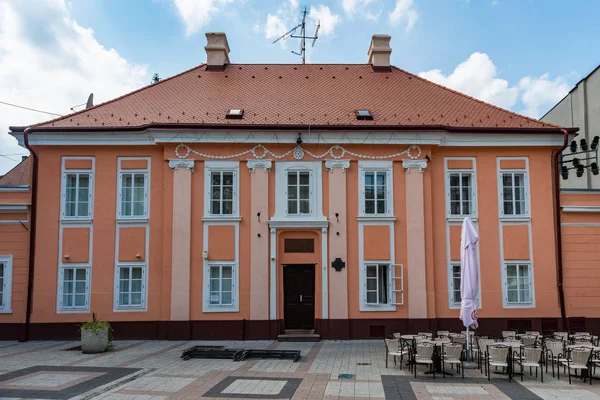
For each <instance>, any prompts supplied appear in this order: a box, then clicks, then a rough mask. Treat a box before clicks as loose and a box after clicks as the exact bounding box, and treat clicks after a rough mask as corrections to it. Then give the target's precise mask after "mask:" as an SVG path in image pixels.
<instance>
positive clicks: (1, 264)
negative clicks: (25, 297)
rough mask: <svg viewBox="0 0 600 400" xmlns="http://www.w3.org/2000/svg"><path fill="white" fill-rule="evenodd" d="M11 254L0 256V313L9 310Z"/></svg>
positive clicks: (8, 311)
mask: <svg viewBox="0 0 600 400" xmlns="http://www.w3.org/2000/svg"><path fill="white" fill-rule="evenodd" d="M11 281H12V256H0V313H10V312H11V294H12V284H11Z"/></svg>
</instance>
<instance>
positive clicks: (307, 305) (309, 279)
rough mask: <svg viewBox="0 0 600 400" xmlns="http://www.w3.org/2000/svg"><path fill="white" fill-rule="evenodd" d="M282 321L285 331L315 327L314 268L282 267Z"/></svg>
mask: <svg viewBox="0 0 600 400" xmlns="http://www.w3.org/2000/svg"><path fill="white" fill-rule="evenodd" d="M283 290H284V296H283V299H284V300H283V301H284V309H283V313H284V320H285V329H313V328H314V327H315V266H314V265H313V264H309V265H304V264H300V265H284V266H283Z"/></svg>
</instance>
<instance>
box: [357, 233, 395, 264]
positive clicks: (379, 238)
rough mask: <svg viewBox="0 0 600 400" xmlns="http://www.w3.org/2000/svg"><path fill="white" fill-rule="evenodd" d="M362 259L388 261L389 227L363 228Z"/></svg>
mask: <svg viewBox="0 0 600 400" xmlns="http://www.w3.org/2000/svg"><path fill="white" fill-rule="evenodd" d="M363 242H364V244H363V247H364V250H363V251H364V253H363V257H364V258H365V260H389V259H390V227H389V226H384V225H371V226H369V225H366V226H365V227H364V228H363Z"/></svg>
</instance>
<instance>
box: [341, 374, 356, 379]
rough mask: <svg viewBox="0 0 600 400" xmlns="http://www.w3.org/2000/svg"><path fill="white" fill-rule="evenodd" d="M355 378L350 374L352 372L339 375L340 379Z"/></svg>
mask: <svg viewBox="0 0 600 400" xmlns="http://www.w3.org/2000/svg"><path fill="white" fill-rule="evenodd" d="M352 378H354V375H350V374H339V375H338V379H352Z"/></svg>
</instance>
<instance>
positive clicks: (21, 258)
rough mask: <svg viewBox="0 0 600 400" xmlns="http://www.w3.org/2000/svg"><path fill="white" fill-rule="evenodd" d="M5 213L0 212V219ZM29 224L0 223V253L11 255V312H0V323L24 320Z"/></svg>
mask: <svg viewBox="0 0 600 400" xmlns="http://www.w3.org/2000/svg"><path fill="white" fill-rule="evenodd" d="M5 215H8V214H0V219H2V218H3V217H4V216H5ZM28 227H29V224H26V226H23V225H21V224H0V255H3V256H12V262H13V265H12V299H11V303H12V305H11V309H12V313H10V314H3V313H0V324H1V323H23V322H25V309H26V305H27V281H28V272H29V231H28ZM0 329H2V328H0Z"/></svg>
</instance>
